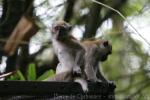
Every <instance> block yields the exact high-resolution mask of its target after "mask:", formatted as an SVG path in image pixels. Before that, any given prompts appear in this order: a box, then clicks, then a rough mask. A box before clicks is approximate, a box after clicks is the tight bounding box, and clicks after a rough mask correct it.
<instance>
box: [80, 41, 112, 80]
mask: <svg viewBox="0 0 150 100" xmlns="http://www.w3.org/2000/svg"><path fill="white" fill-rule="evenodd" d="M82 44H83V45H84V48H85V50H86V53H85V68H84V71H85V73H86V77H87V80H89V81H94V82H101V81H102V82H107V80H106V79H105V77H104V76H103V75H102V72H101V71H100V69H99V61H105V60H106V59H107V57H108V55H109V54H111V52H112V46H111V45H110V44H109V43H108V41H106V40H89V41H83V42H82Z"/></svg>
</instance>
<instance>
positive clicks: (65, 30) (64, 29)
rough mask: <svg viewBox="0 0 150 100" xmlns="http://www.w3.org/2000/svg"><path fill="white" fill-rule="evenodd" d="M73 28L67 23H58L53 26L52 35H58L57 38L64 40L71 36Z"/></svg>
mask: <svg viewBox="0 0 150 100" xmlns="http://www.w3.org/2000/svg"><path fill="white" fill-rule="evenodd" d="M71 29H72V26H71V25H70V24H69V23H67V22H65V21H58V22H56V23H54V24H53V25H52V34H53V35H56V36H57V38H64V37H67V36H69V31H70V30H71Z"/></svg>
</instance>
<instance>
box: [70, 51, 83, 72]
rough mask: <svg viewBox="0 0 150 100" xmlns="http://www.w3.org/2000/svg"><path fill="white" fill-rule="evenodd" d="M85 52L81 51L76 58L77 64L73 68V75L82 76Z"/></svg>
mask: <svg viewBox="0 0 150 100" xmlns="http://www.w3.org/2000/svg"><path fill="white" fill-rule="evenodd" d="M84 53H85V50H80V51H78V52H77V54H76V57H75V62H74V66H73V74H77V75H81V74H82V71H81V65H83V63H84V61H83V56H84Z"/></svg>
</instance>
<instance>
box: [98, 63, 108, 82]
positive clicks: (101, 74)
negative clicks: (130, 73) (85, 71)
mask: <svg viewBox="0 0 150 100" xmlns="http://www.w3.org/2000/svg"><path fill="white" fill-rule="evenodd" d="M96 68H97V69H96V76H97V78H98V79H100V80H102V82H108V80H107V79H106V78H105V77H104V75H103V73H102V71H101V68H100V67H99V66H98V64H97V66H96Z"/></svg>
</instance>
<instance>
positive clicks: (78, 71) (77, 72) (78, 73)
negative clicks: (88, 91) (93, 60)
mask: <svg viewBox="0 0 150 100" xmlns="http://www.w3.org/2000/svg"><path fill="white" fill-rule="evenodd" d="M73 75H74V76H79V77H80V76H81V75H82V71H81V68H80V67H79V66H74V67H73Z"/></svg>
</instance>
